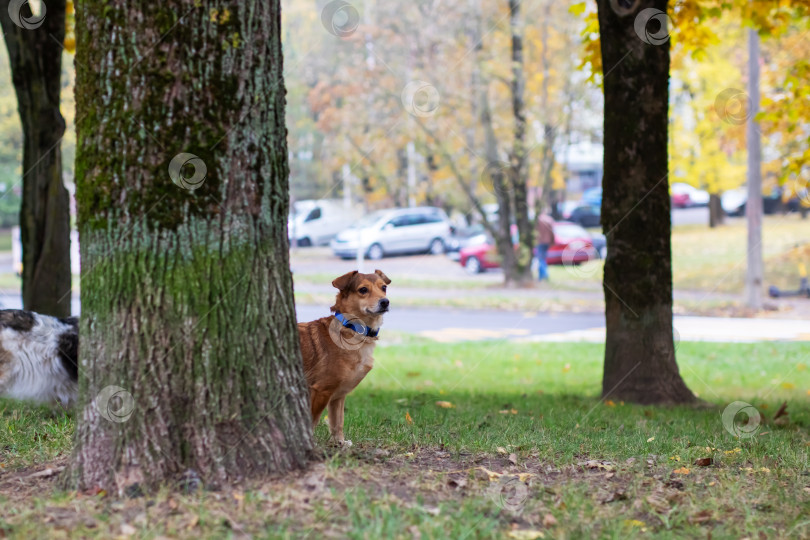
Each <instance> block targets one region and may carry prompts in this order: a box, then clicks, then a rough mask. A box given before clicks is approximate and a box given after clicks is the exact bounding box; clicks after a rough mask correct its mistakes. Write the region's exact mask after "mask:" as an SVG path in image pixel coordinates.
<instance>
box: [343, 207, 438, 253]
mask: <svg viewBox="0 0 810 540" xmlns="http://www.w3.org/2000/svg"><path fill="white" fill-rule="evenodd" d="M449 236H450V220H449V219H447V214H445V213H444V210H442V209H441V208H435V207H433V206H420V207H416V208H402V209H397V210H380V211H378V212H374V213H372V214H369V215H367V216H366V217H364V218H363V219H361V220H360V221H358V222H357V223H355V224H354V225H352V226H351V227H349V228H348V229H345V230H343V231H341V232H339V233H338V234H337V236H335V238H334V239H333V240H332V242H331V244H330V245H331V247H332V251H333V252H334V254H335V255H337V256H338V257H343V258H344V259H348V258H352V257H356V256H357V250H358V249H360V251H361V253H363V255H364V256H365V257H367V258H369V259H373V260H376V259H382V258H383V257H385V256H386V255H396V254H403V253H432V254H434V255H440V254H442V253H444V247H445V242H446V241H447V238H448V237H449Z"/></svg>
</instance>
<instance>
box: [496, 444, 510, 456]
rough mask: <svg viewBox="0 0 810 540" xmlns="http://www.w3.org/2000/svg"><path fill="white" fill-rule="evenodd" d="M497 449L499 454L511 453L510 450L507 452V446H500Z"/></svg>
mask: <svg viewBox="0 0 810 540" xmlns="http://www.w3.org/2000/svg"><path fill="white" fill-rule="evenodd" d="M495 450H496V451H497V452H498V453H499V454H503V455H506V454H508V453H509V452H507V451H506V448H504V447H503V446H499V447H498V448H496V449H495Z"/></svg>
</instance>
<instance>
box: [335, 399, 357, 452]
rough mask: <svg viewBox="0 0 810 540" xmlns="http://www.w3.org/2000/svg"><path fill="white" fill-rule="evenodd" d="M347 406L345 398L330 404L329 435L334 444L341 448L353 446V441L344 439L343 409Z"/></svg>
mask: <svg viewBox="0 0 810 540" xmlns="http://www.w3.org/2000/svg"><path fill="white" fill-rule="evenodd" d="M345 404H346V397H345V396H344V397H342V398H338V399H333V400H332V401H330V402H329V433H330V434H331V440H332V442H333V443H335V444H337V445H339V446H351V445H352V441H347V440H344V439H343V408H344V405H345Z"/></svg>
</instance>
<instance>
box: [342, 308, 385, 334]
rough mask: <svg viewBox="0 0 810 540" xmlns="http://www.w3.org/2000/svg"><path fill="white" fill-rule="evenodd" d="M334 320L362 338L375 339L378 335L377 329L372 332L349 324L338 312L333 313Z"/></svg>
mask: <svg viewBox="0 0 810 540" xmlns="http://www.w3.org/2000/svg"><path fill="white" fill-rule="evenodd" d="M335 318H336V319H337V320H338V321H340V324H342V325H343V326H344V327H346V328H350V329H352V330H354V331H355V332H357V333H358V334H360V335H362V336H368V337H377V336H378V335H380V330H379V329H377V330H372V329H371V328H367V327H366V326H365V325H362V324H354V323H353V322H349V320H348V319H347V318H346V317H345V316H344V315H343V314H342V313H340V312H339V311H336V312H335Z"/></svg>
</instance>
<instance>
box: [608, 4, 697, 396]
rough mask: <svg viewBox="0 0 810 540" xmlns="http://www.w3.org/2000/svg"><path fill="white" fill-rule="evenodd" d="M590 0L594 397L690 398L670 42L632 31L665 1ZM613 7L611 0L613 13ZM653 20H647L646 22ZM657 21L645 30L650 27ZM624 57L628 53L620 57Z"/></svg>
mask: <svg viewBox="0 0 810 540" xmlns="http://www.w3.org/2000/svg"><path fill="white" fill-rule="evenodd" d="M627 4H629V2H623V1H622V0H615V1H613V0H598V9H599V29H600V35H601V46H602V65H603V66H604V72H605V73H607V76H606V77H605V79H604V93H605V118H604V137H603V140H604V141H605V143H604V144H605V156H604V179H603V203H602V226H603V227H604V230H605V231H607V240H608V250H607V252H608V256H607V260H606V261H605V273H604V291H605V320H606V326H607V339H606V342H605V373H604V378H603V382H602V395H603V396H605V397H608V396H610V397H612V398H614V399H623V400H627V401H632V402H636V403H683V402H689V401H692V400H694V399H695V398H694V396H693V395H692V392H690V391H689V389H688V388H687V387H686V385H685V384H684V382H683V380H682V379H681V376H680V374H679V372H678V365H677V364H676V363H675V347H674V343H673V329H672V264H671V248H670V227H671V224H670V200H669V192H668V185H667V167H668V164H667V108H668V81H669V42H668V41H667V42H666V43H664V44H661V45H652V44H648V43H645V42H644V41H642V40H641V39H640V38H639V36H638V35H636V32H635V31H634V20H635V18H636V15H637V14H638V13H639V11H640V10H643V9H645V8H656V9H658V10H660V11H661V12H662V13H663V12H666V9H667V2H666V0H643V1H640V2H639V1H636V2H634V3H633V6H632V7H631V8H629V9H625V8H623V7H622V6H624V5H627ZM612 6H616V10H614V8H613V7H612ZM652 24H654V23H652ZM657 29H658V28H657V27H656V28H651V32H653V33H655V32H656V30H657ZM625 55H626V57H625Z"/></svg>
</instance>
